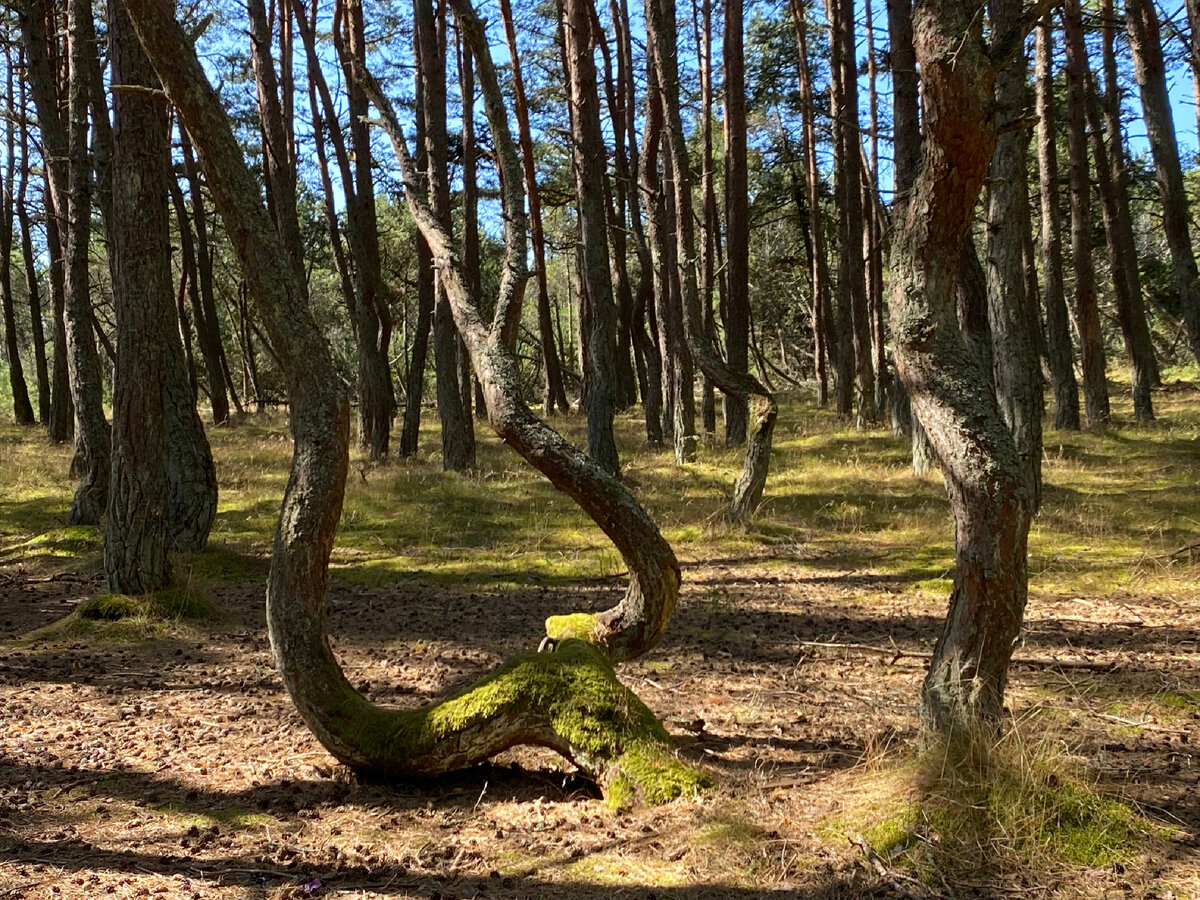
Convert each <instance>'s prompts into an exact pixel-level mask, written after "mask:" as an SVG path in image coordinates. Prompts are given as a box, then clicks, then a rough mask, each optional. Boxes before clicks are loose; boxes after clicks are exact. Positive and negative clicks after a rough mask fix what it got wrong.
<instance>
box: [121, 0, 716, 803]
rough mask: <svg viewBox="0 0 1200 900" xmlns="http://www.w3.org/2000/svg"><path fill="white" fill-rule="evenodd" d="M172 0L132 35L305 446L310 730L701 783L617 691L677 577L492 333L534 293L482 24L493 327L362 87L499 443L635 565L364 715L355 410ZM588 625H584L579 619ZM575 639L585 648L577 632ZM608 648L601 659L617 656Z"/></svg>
mask: <svg viewBox="0 0 1200 900" xmlns="http://www.w3.org/2000/svg"><path fill="white" fill-rule="evenodd" d="M168 3H169V0H126V5H127V8H128V9H129V12H130V14H131V17H132V18H133V20H134V23H135V26H136V28H137V30H138V34H139V37H140V38H141V40H142V43H143V45H144V47H145V48H146V51H147V54H148V55H149V56H150V58H151V61H152V62H153V63H154V65H155V68H156V69H157V71H158V74H159V77H160V78H161V80H162V82H163V87H164V89H165V90H166V92H167V94H168V96H169V98H170V99H171V101H172V102H173V103H174V104H175V106H176V108H177V109H178V110H179V113H180V116H181V119H182V120H183V122H184V123H185V124H186V126H187V128H188V130H189V131H190V132H191V133H192V137H193V140H194V141H195V142H196V146H197V147H198V149H200V151H201V153H202V156H203V160H204V165H205V166H206V168H207V169H208V171H209V173H210V174H211V175H215V174H216V173H218V172H219V173H220V174H221V176H222V177H221V178H211V179H210V180H211V182H212V190H213V199H214V201H215V203H216V205H217V207H218V209H219V210H220V212H221V216H222V219H223V220H224V222H225V225H226V228H227V229H228V231H229V236H230V240H231V243H232V245H233V247H234V250H235V252H236V253H237V255H238V258H239V262H240V263H241V265H242V268H243V271H244V275H245V277H246V279H247V282H248V284H249V286H250V290H251V292H252V293H253V295H254V296H255V298H256V302H257V304H258V306H259V311H260V313H261V314H262V319H263V322H264V323H265V325H266V327H267V329H268V332H269V334H270V337H271V341H272V344H273V346H274V348H275V351H276V353H277V355H278V357H279V361H280V363H281V367H282V369H283V371H284V373H285V377H286V379H287V384H288V392H289V401H290V403H291V405H292V420H291V421H292V432H293V438H294V441H295V454H294V456H293V463H292V472H291V475H290V477H289V479H288V486H287V489H286V492H285V495H284V501H283V509H282V512H281V515H280V522H279V528H278V530H277V532H276V537H275V550H274V555H273V558H272V565H271V575H270V578H269V581H268V585H267V622H268V628H269V631H270V636H271V642H272V647H273V649H274V651H275V657H276V661H277V664H278V666H279V669H280V673H281V675H282V677H283V680H284V684H285V685H286V687H287V689H288V691H289V693H290V694H291V696H292V698H293V700H294V701H295V702H296V705H297V708H298V710H299V711H300V713H301V715H302V716H303V717H304V719H305V721H306V723H307V724H308V725H309V727H310V728H311V729H312V730H313V732H314V734H316V736H317V737H318V738H319V739H320V740H321V742H322V743H323V744H324V745H325V746H326V747H327V748H328V749H329V750H330V752H331V753H333V754H334V755H335V756H336V757H337V758H338V759H339V760H341V761H342V762H343V763H345V764H347V765H349V766H352V767H353V768H355V769H357V770H359V771H365V772H371V773H375V774H378V775H390V776H398V777H418V776H426V775H432V774H437V773H440V772H446V771H450V770H452V769H456V768H460V767H462V766H466V765H470V764H472V763H475V762H478V761H480V760H482V759H485V758H486V757H488V756H490V755H492V754H494V753H497V752H499V751H501V750H503V749H505V748H507V747H510V746H513V745H514V744H518V743H537V744H542V745H544V746H547V747H550V748H552V749H554V750H557V751H558V752H560V753H562V754H564V755H565V756H567V757H568V758H570V759H572V760H574V761H575V762H576V763H577V764H579V765H580V766H581V767H582V768H584V769H585V770H586V771H588V772H589V773H590V774H592V775H593V776H595V777H597V778H598V779H599V780H600V781H601V782H602V783H603V784H605V785H606V786H607V788H608V790H609V792H610V800H611V801H614V802H617V803H622V802H628V801H629V800H630V799H632V798H633V797H635V796H640V797H641V798H642V799H644V800H646V801H648V802H655V801H660V800H665V799H668V798H669V797H672V796H677V795H679V794H681V793H684V792H688V791H692V790H695V789H696V788H698V787H699V786H700V785H701V784H702V783H703V781H704V778H703V776H702V775H700V774H699V773H696V772H694V771H692V770H690V769H688V768H686V767H684V766H683V765H681V764H680V763H679V762H678V761H677V760H676V759H675V758H674V756H673V755H671V753H670V747H669V740H668V738H667V735H666V732H665V731H664V730H663V728H662V726H661V725H660V724H658V722H657V720H655V719H654V717H653V715H652V714H650V712H649V711H648V710H647V709H646V708H645V706H644V705H642V704H641V703H640V701H638V700H637V698H636V697H634V696H633V695H632V694H631V693H630V692H629V691H628V690H627V689H626V688H625V687H624V686H622V685H621V684H620V682H618V681H617V679H616V677H615V675H614V673H613V669H612V664H611V662H610V659H611V660H620V659H628V658H630V657H632V656H636V655H638V654H639V653H643V652H645V651H646V650H648V649H649V648H651V647H653V646H654V645H655V644H656V643H657V642H658V640H659V638H660V637H661V635H662V629H663V627H664V626H665V625H666V623H667V621H668V620H669V619H670V615H671V612H672V610H673V609H674V606H675V600H676V598H677V596H678V591H679V566H678V563H677V562H676V561H675V556H674V554H673V552H672V551H671V548H670V546H669V545H668V544H667V543H666V542H665V541H664V540H663V538H662V536H661V534H660V533H659V531H658V529H657V527H656V526H655V525H654V522H653V521H652V520H651V519H650V517H649V516H648V515H647V514H646V512H645V511H644V510H643V509H642V507H641V506H640V505H639V504H638V503H637V501H636V500H635V499H634V498H633V496H632V495H631V494H629V492H628V491H627V490H626V489H625V488H624V487H623V486H622V485H621V484H620V482H618V481H617V480H616V479H614V478H612V477H611V476H609V475H608V474H607V473H605V472H603V471H602V470H601V469H600V468H599V467H597V466H596V465H594V464H593V463H592V462H591V461H590V460H588V458H587V457H586V456H585V455H584V454H583V453H581V452H580V451H579V450H577V449H575V448H574V447H572V446H571V445H569V444H568V443H567V442H566V441H565V440H563V438H562V437H561V436H559V435H558V434H557V433H556V432H554V431H553V430H551V429H550V428H549V427H548V426H546V425H545V424H544V423H543V422H542V421H541V420H539V419H538V418H537V417H536V416H534V415H533V413H532V412H531V411H530V410H529V409H528V407H526V406H525V404H524V403H523V402H522V401H521V400H520V398H519V395H518V393H517V390H516V388H517V385H518V380H517V375H518V372H517V367H516V361H515V359H514V357H513V354H512V353H511V351H509V350H508V349H507V348H506V346H505V345H504V344H503V342H502V341H501V339H500V328H499V323H501V322H502V321H504V316H505V312H506V308H507V306H508V304H510V303H513V302H517V299H518V298H519V296H520V293H521V291H522V290H523V288H524V283H525V221H524V210H523V202H522V191H521V178H520V169H519V166H518V163H517V160H516V153H515V150H514V149H513V146H512V141H511V138H510V136H509V134H508V125H507V122H506V120H505V118H504V110H503V102H502V100H501V99H500V97H501V95H500V91H499V85H498V83H497V80H496V73H495V69H494V67H493V65H492V62H491V57H490V52H489V49H488V45H487V41H486V39H485V36H484V33H483V26H482V24H481V23H480V22H479V20H478V19H477V18H476V17H475V15H474V13H473V11H472V10H471V8H470V6H469V5H468V4H466V3H465V2H463V3H456V4H455V11H456V15H457V17H458V19H459V23H460V25H461V26H462V27H463V28H464V33H465V35H466V37H467V39H468V40H469V41H470V43H471V47H472V50H473V51H474V52H475V54H476V60H477V62H478V65H479V76H480V82H481V85H482V87H483V90H484V94H485V97H486V98H487V111H488V117H489V119H490V121H491V124H492V133H493V135H494V137H495V141H496V146H497V149H498V150H499V153H500V156H501V161H502V165H503V167H504V172H505V176H504V180H503V183H504V191H505V198H504V200H505V209H506V226H505V231H506V263H507V264H506V268H505V272H504V274H503V276H502V279H501V289H500V296H499V298H498V302H497V310H496V318H495V320H494V323H493V325H492V326H491V327H488V326H486V325H485V324H484V322H483V320H482V318H481V316H480V314H479V309H478V307H477V305H476V304H475V303H474V302H473V298H471V297H470V296H469V295H468V293H467V291H466V288H465V284H466V282H465V280H464V278H463V277H462V272H461V268H460V266H459V265H458V262H457V260H456V257H455V254H454V250H453V247H452V244H451V241H450V236H449V235H448V234H447V233H446V231H445V229H443V228H442V226H441V225H440V223H439V221H438V219H437V218H436V217H435V216H434V215H433V213H432V211H431V209H430V207H429V204H428V203H427V201H426V200H425V199H424V196H423V195H422V193H421V191H420V190H419V188H418V185H417V176H416V168H415V166H414V165H413V162H412V159H411V157H410V155H409V151H408V147H407V146H406V144H405V143H404V140H403V135H402V134H401V132H400V129H399V125H398V122H397V120H396V118H395V115H394V113H393V112H392V110H391V105H390V103H389V101H388V100H387V99H386V97H385V96H384V95H383V93H382V91H381V90H380V89H379V88H378V86H377V85H376V84H375V83H374V82H373V81H372V80H371V79H370V77H369V76H368V75H366V73H365V72H364V73H361V83H362V84H363V87H364V88H365V89H366V90H367V91H368V95H369V96H370V99H371V101H372V103H374V104H375V105H376V106H377V107H378V108H379V110H380V112H381V113H382V114H383V116H384V119H385V122H386V124H387V127H388V131H389V134H390V136H391V137H392V139H393V146H394V148H395V150H396V154H397V157H398V159H399V161H400V164H401V168H402V171H403V175H404V179H405V183H406V193H407V199H408V202H409V207H410V210H411V211H412V212H413V215H414V218H415V219H416V221H417V224H418V227H419V228H420V229H421V231H422V233H424V234H425V236H426V237H427V239H428V241H429V244H430V248H431V250H432V252H433V256H434V259H435V261H436V264H437V266H438V267H439V272H440V274H441V277H442V278H443V280H444V283H445V285H446V288H447V295H448V297H449V299H450V301H451V306H452V311H453V313H454V316H455V322H456V324H457V325H458V328H459V331H460V333H461V335H462V336H463V338H464V340H465V341H466V344H467V347H468V349H469V350H470V353H471V359H472V363H473V365H474V368H475V374H476V376H477V377H478V378H479V380H480V382H481V383H482V384H483V388H484V393H485V397H486V400H487V407H488V418H489V421H490V422H491V423H492V425H493V427H494V428H495V429H496V430H497V432H498V433H499V434H500V436H501V437H502V438H503V439H504V440H505V441H506V442H507V443H509V444H510V445H511V446H513V447H514V449H516V450H517V451H518V452H519V453H521V454H522V455H523V456H524V457H525V458H526V459H527V460H528V461H529V462H530V463H531V464H533V465H534V466H535V467H536V468H538V469H539V470H540V471H542V472H543V473H544V474H546V475H547V477H549V478H550V480H551V481H552V482H553V483H554V484H555V485H556V486H557V487H559V488H560V489H562V490H564V491H566V492H567V493H568V494H569V495H570V496H571V497H572V498H573V499H575V500H576V501H577V502H578V503H579V504H580V505H581V506H582V507H583V508H584V509H585V511H587V512H588V513H589V514H590V515H591V516H592V517H593V518H594V519H595V520H596V521H597V523H598V524H599V525H600V526H601V528H603V530H604V531H605V533H606V534H608V535H609V537H610V538H611V539H612V540H613V542H614V543H615V544H616V545H617V547H618V549H619V550H620V552H621V553H622V555H623V556H624V558H625V560H626V562H627V564H628V566H629V570H630V583H629V588H628V590H627V591H626V595H625V598H624V599H623V600H622V602H621V603H620V604H619V605H618V606H617V607H615V608H614V609H612V610H610V611H608V612H607V613H603V614H601V615H599V616H595V617H592V616H567V617H561V618H560V619H558V620H555V619H552V620H550V621H549V622H548V623H547V625H548V628H549V629H551V630H552V631H554V632H555V633H554V634H553V635H552V636H554V637H559V638H561V642H560V643H559V645H558V649H557V650H556V652H553V653H529V654H524V655H521V656H518V657H516V658H515V659H513V660H511V661H509V662H508V663H507V664H505V665H504V666H502V667H501V668H500V669H498V670H497V671H496V672H494V673H492V674H491V675H490V676H488V677H487V678H485V679H484V680H483V681H481V682H479V683H478V684H476V685H474V686H472V687H470V688H468V689H467V690H465V691H464V692H462V693H460V694H457V695H455V696H454V697H451V698H448V699H446V700H444V701H442V702H440V703H437V704H434V705H432V706H427V707H423V708H420V709H415V710H413V709H407V710H403V709H393V708H387V707H380V706H376V705H373V704H371V703H370V702H369V701H368V700H367V699H366V698H365V697H363V696H362V695H361V694H359V693H358V692H357V691H355V690H354V688H353V687H352V686H351V685H350V683H349V682H348V681H347V679H346V677H345V675H344V674H343V672H342V670H341V668H340V666H339V665H338V663H337V660H336V659H335V657H334V655H333V653H332V650H331V648H330V645H329V641H328V637H327V635H326V631H325V594H326V575H327V569H328V563H329V554H330V551H331V550H332V546H333V534H334V531H335V529H336V526H337V520H338V517H339V514H340V512H341V506H342V497H343V491H344V488H345V479H346V470H347V460H348V452H349V406H348V403H347V398H346V394H345V389H344V387H343V386H342V384H341V382H340V380H339V379H337V378H334V377H332V375H333V368H332V359H331V355H330V352H329V348H328V345H327V344H326V343H325V341H324V339H323V338H322V337H321V334H320V332H319V330H318V328H317V325H316V322H315V321H314V320H313V318H312V316H311V313H310V311H309V308H308V297H307V292H306V289H305V286H304V283H303V281H302V280H301V279H300V278H298V277H297V273H296V272H295V270H293V269H292V268H291V267H290V266H288V265H286V264H284V259H285V257H284V250H283V247H282V244H281V242H280V240H279V237H278V235H277V234H276V233H275V231H274V229H273V227H272V225H271V222H270V219H269V217H268V215H267V212H266V210H265V209H264V208H263V206H262V203H261V201H260V200H259V192H258V187H257V185H256V184H255V181H254V178H253V177H252V175H251V174H250V171H249V169H248V167H247V166H246V164H245V161H244V159H243V157H242V155H241V151H240V149H239V147H238V145H237V142H236V140H235V139H234V136H233V133H232V130H231V128H230V125H229V121H228V119H227V117H226V115H225V113H224V111H223V109H222V107H221V104H220V101H219V99H218V97H217V95H216V93H215V91H213V90H212V88H211V86H210V85H209V84H208V82H207V79H206V78H205V75H204V72H203V69H202V68H201V66H200V63H199V61H198V59H197V58H196V55H195V52H194V50H193V49H192V48H191V46H190V45H189V43H188V42H187V41H186V39H185V37H184V34H183V32H182V30H181V29H180V28H179V26H178V24H177V23H176V22H175V20H174V17H173V14H172V11H171V8H170V6H169V5H168ZM581 619H583V620H586V622H581V621H580V620H581ZM578 633H583V634H584V635H585V636H586V637H588V638H589V639H590V640H591V641H592V642H594V644H595V646H591V645H589V643H588V642H585V641H579V640H571V639H569V638H570V637H571V636H572V635H573V634H578ZM601 649H603V650H606V651H607V656H606V655H605V653H604V652H601Z"/></svg>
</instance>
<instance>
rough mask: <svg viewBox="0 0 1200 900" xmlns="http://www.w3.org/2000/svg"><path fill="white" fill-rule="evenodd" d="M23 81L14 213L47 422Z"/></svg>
mask: <svg viewBox="0 0 1200 900" xmlns="http://www.w3.org/2000/svg"><path fill="white" fill-rule="evenodd" d="M24 92H25V82H24V81H22V82H21V107H20V108H21V112H20V116H19V118H20V123H21V168H20V174H19V175H18V177H17V196H16V216H17V221H18V223H19V224H20V229H21V261H22V263H23V268H24V272H25V290H26V292H27V294H28V298H29V321H30V331H31V334H32V336H33V359H34V369H35V371H36V373H37V398H38V421H39V422H40V423H41V424H42V426H43V427H47V426H48V425H49V424H50V368H49V365H48V362H47V357H46V333H45V329H44V327H43V325H42V317H43V312H42V291H41V286H40V283H39V279H38V274H37V264H36V258H35V257H34V255H33V223H32V221H31V217H30V215H29V207H28V205H27V202H26V192H27V190H28V184H29V171H30V168H31V165H30V162H29V126H28V121H27V114H26V109H27V107H26V103H25V97H24Z"/></svg>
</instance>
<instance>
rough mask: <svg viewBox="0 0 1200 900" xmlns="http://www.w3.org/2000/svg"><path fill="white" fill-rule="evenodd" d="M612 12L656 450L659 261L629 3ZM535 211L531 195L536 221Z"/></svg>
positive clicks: (644, 382) (649, 424)
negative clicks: (645, 187) (648, 204)
mask: <svg viewBox="0 0 1200 900" xmlns="http://www.w3.org/2000/svg"><path fill="white" fill-rule="evenodd" d="M609 8H610V10H611V12H612V17H613V22H614V25H615V29H614V30H615V32H616V39H617V40H616V44H617V58H618V65H617V82H618V84H617V89H618V91H619V92H620V94H621V96H622V97H623V102H622V103H621V104H619V105H618V108H619V109H620V111H621V112H622V113H623V116H621V117H619V118H618V125H617V128H618V129H619V130H621V131H622V132H624V135H625V138H624V140H623V141H622V142H621V145H622V146H623V147H624V151H625V154H626V157H625V177H626V181H627V188H626V197H627V200H628V206H629V228H630V234H631V235H632V236H633V243H634V249H635V252H636V253H637V260H638V286H637V290H636V291H635V292H634V301H633V315H632V339H633V345H634V349H635V351H636V357H635V358H636V359H637V360H638V361H639V362H640V365H641V369H642V371H641V373H640V375H639V381H640V386H641V392H642V412H643V419H644V421H645V423H646V442H647V443H648V444H649V445H650V446H652V447H660V446H662V443H663V428H662V423H663V366H662V354H661V352H660V351H659V347H658V344H657V343H656V342H655V341H654V339H652V338H651V336H650V335H651V332H652V331H653V330H655V329H653V328H652V326H650V325H649V323H650V321H651V320H652V319H653V316H654V278H655V275H654V261H653V258H652V256H651V252H650V245H649V243H648V241H647V240H646V231H645V226H644V223H643V221H642V200H641V197H642V193H641V184H640V170H641V157H640V153H639V150H638V141H637V86H636V84H635V83H634V68H633V38H632V35H631V33H630V27H629V10H628V8H627V2H626V0H611V2H610V6H609ZM652 164H653V162H652ZM532 209H533V203H532V197H531V198H530V211H531V212H530V215H531V220H532ZM532 233H533V229H532V228H531V229H530V235H531V236H532Z"/></svg>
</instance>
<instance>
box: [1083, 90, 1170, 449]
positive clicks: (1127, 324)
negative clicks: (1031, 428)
mask: <svg viewBox="0 0 1200 900" xmlns="http://www.w3.org/2000/svg"><path fill="white" fill-rule="evenodd" d="M1086 87H1087V116H1088V125H1089V126H1090V129H1089V137H1090V138H1091V145H1092V158H1093V159H1094V161H1095V163H1096V186H1097V188H1098V190H1099V194H1100V203H1101V209H1102V215H1103V218H1104V239H1105V246H1106V248H1107V250H1108V267H1109V270H1110V271H1111V272H1112V279H1113V301H1114V303H1113V305H1114V306H1115V307H1116V310H1117V324H1118V326H1119V327H1120V329H1121V336H1122V338H1123V339H1124V341H1125V355H1126V357H1127V358H1128V360H1129V377H1130V384H1131V385H1132V388H1133V417H1134V420H1135V421H1136V422H1137V423H1138V424H1140V425H1145V424H1148V423H1150V422H1153V421H1154V402H1153V400H1152V399H1151V397H1150V387H1151V377H1150V375H1151V370H1152V369H1153V365H1152V364H1151V365H1147V364H1146V362H1145V359H1146V354H1147V353H1149V354H1150V359H1151V360H1153V353H1154V350H1153V348H1152V347H1151V346H1150V344H1149V340H1150V334H1149V331H1148V330H1145V329H1144V328H1143V330H1145V331H1146V333H1145V335H1144V337H1145V343H1144V344H1139V343H1138V338H1139V337H1141V335H1139V334H1138V332H1137V330H1136V325H1135V318H1136V316H1141V319H1142V323H1143V326H1144V325H1145V321H1146V315H1145V312H1144V311H1143V309H1142V304H1141V299H1142V298H1141V283H1140V278H1138V276H1137V275H1136V274H1135V275H1134V277H1133V279H1131V278H1130V269H1131V268H1132V269H1133V270H1134V272H1135V273H1136V266H1137V263H1136V260H1135V261H1134V262H1133V264H1132V266H1131V265H1130V262H1129V261H1128V260H1127V259H1126V255H1125V254H1126V245H1125V244H1124V242H1123V241H1122V240H1121V225H1120V213H1119V212H1118V211H1117V195H1116V188H1115V186H1114V185H1113V179H1112V165H1111V163H1110V161H1109V158H1108V147H1107V146H1106V145H1105V143H1104V131H1103V128H1102V126H1101V124H1100V104H1099V102H1098V101H1097V99H1096V90H1095V85H1094V83H1093V80H1092V73H1091V72H1088V73H1087V86H1086ZM1135 287H1136V289H1137V291H1138V294H1137V299H1136V301H1135V299H1134V294H1133V293H1132V291H1133V290H1134V289H1135Z"/></svg>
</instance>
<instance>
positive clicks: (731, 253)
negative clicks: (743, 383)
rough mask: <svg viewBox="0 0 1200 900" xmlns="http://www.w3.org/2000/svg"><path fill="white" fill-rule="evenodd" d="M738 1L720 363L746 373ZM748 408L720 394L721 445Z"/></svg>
mask: <svg viewBox="0 0 1200 900" xmlns="http://www.w3.org/2000/svg"><path fill="white" fill-rule="evenodd" d="M742 6H743V0H726V2H725V44H724V53H723V58H724V61H725V297H724V300H725V303H724V305H723V310H722V311H723V312H724V315H723V316H722V318H723V319H724V320H725V321H724V324H725V363H726V365H727V366H729V368H730V370H731V371H733V372H735V373H738V374H741V375H745V374H746V373H748V372H749V371H750V350H749V346H750V219H749V190H750V188H749V173H748V171H747V167H746V140H747V134H746V64H745V58H744V57H745V50H744V47H743V43H744V42H743V36H742V30H743V24H742V18H743V16H742ZM749 416H750V406H749V403H748V401H747V398H746V397H745V396H743V395H738V394H733V395H730V394H726V395H725V446H726V447H740V446H742V444H744V443H745V442H746V429H747V425H748V422H749Z"/></svg>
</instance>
